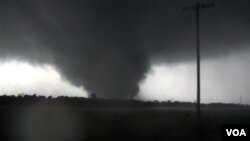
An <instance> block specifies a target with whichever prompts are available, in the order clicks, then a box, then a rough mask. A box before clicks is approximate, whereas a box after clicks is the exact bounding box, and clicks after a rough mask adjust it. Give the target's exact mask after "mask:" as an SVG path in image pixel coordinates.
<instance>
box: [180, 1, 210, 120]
mask: <svg viewBox="0 0 250 141" xmlns="http://www.w3.org/2000/svg"><path fill="white" fill-rule="evenodd" d="M213 6H214V3H210V4H203V3H198V2H197V3H196V5H193V6H189V7H184V8H183V10H184V11H187V10H195V11H196V45H197V48H196V59H197V101H196V102H197V117H198V118H200V115H201V110H200V99H201V98H200V31H199V30H200V19H199V17H200V9H203V8H209V7H213Z"/></svg>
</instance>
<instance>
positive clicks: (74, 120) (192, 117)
mask: <svg viewBox="0 0 250 141" xmlns="http://www.w3.org/2000/svg"><path fill="white" fill-rule="evenodd" d="M0 112H1V119H0V124H1V136H0V140H3V141H45V140H46V141H68V140H69V141H74V140H75V141H131V140H138V141H139V140H140V141H141V140H142V141H145V140H146V141H150V140H152V141H155V140H164V141H182V140H190V141H191V140H192V141H195V140H202V141H219V140H220V136H221V135H220V134H221V131H220V130H221V125H222V124H250V120H249V119H250V111H249V110H247V109H240V110H239V109H238V110H236V109H235V110H229V109H221V110H216V109H214V110H212V109H210V110H203V111H202V118H201V119H200V120H199V121H198V120H197V118H196V112H195V110H193V109H188V110H185V109H180V108H179V109H176V110H175V109H174V108H172V109H143V108H141V109H105V108H103V109H100V108H99V109H94V108H93V109H84V108H68V107H63V106H58V107H46V106H42V105H36V106H29V107H22V108H20V107H19V108H16V107H12V108H10V107H1V108H0Z"/></svg>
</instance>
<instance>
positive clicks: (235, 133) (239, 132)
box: [226, 129, 247, 136]
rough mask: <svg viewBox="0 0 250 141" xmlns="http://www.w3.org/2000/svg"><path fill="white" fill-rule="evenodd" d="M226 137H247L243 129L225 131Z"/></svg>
mask: <svg viewBox="0 0 250 141" xmlns="http://www.w3.org/2000/svg"><path fill="white" fill-rule="evenodd" d="M226 132H227V136H231V135H233V136H247V134H246V132H245V130H244V129H240V130H239V129H226Z"/></svg>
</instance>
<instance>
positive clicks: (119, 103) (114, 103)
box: [0, 94, 250, 108]
mask: <svg viewBox="0 0 250 141" xmlns="http://www.w3.org/2000/svg"><path fill="white" fill-rule="evenodd" d="M36 103H44V104H46V105H51V106H52V105H63V106H72V107H83V108H194V107H195V105H196V103H193V102H180V101H171V100H168V101H157V100H154V101H139V100H135V99H99V98H96V94H93V95H92V96H91V97H90V98H84V97H68V96H59V97H52V96H49V97H45V96H38V95H36V94H33V95H27V94H20V95H18V96H15V95H10V96H7V95H2V96H0V106H29V105H33V104H36ZM201 106H202V107H203V108H249V107H250V105H242V104H234V103H227V104H226V103H211V104H202V105H201Z"/></svg>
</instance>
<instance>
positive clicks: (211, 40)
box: [0, 0, 250, 103]
mask: <svg viewBox="0 0 250 141" xmlns="http://www.w3.org/2000/svg"><path fill="white" fill-rule="evenodd" d="M200 2H204V3H209V2H210V1H207V0H201V1H200ZM214 2H215V6H214V7H212V8H207V9H202V10H201V13H200V16H201V17H200V35H201V58H202V60H201V87H202V100H201V101H202V102H216V101H222V102H239V99H240V97H242V99H244V102H245V103H250V98H248V95H249V88H248V84H249V72H250V69H249V65H250V61H249V57H248V56H249V53H250V52H249V51H250V47H249V44H250V40H249V39H250V19H249V17H250V9H249V6H250V1H248V0H240V1H237V0H216V1H214ZM194 4H195V1H193V0H164V1H163V0H85V1H82V0H72V1H69V0H12V1H5V0H1V4H0V60H1V66H0V68H9V67H6V66H11V65H12V68H15V67H17V68H18V69H20V68H22V67H23V65H24V66H25V63H26V65H27V63H28V64H29V66H30V67H28V68H29V69H28V70H29V71H30V72H32V71H35V70H36V71H38V70H39V71H42V72H45V73H46V75H49V76H50V75H51V71H52V72H54V73H56V74H57V75H59V76H60V79H57V80H50V79H44V78H43V79H42V80H41V78H39V80H33V78H32V81H31V82H29V83H30V84H32V85H29V87H28V86H24V84H23V83H21V82H20V84H17V81H19V80H17V79H14V78H13V79H11V83H13V81H16V83H15V85H18V86H19V85H20V89H21V88H22V86H23V87H26V88H25V89H24V90H25V91H28V92H32V91H35V92H37V93H41V94H42V93H43V89H44V88H45V87H46V88H47V89H50V90H49V91H47V93H51V94H52V93H53V95H58V94H54V93H56V92H55V91H54V90H58V89H60V90H63V91H64V93H68V95H81V94H82V95H83V96H87V93H92V92H95V93H97V95H98V96H99V97H103V98H132V97H136V98H140V99H144V100H145V99H149V100H153V99H158V100H166V99H173V100H175V99H176V100H187V101H194V100H195V94H196V92H195V89H196V88H195V87H196V85H195V76H196V75H195V73H196V72H195V45H196V44H195V43H196V42H195V39H196V38H195V13H194V11H183V10H182V8H183V6H190V5H194ZM13 61H14V62H19V63H13ZM6 62H7V64H6ZM10 62H12V64H8V63H10ZM20 63H21V65H20ZM17 64H19V65H17ZM44 65H45V66H46V65H47V66H50V67H49V68H50V69H48V67H44ZM33 67H35V68H37V69H35V70H34V69H33ZM10 68H11V67H10ZM26 68H27V67H26ZM2 70H3V69H2ZM16 70H17V69H16ZM2 72H4V71H2ZM7 72H9V71H7ZM14 73H16V72H15V71H13V75H14ZM0 75H1V76H3V75H2V74H0ZM10 75H11V74H10ZM20 75H22V74H20ZM44 75H45V74H44ZM17 78H18V79H20V77H17ZM48 78H49V77H48ZM0 79H1V81H2V82H5V79H7V78H4V77H1V78H0ZM22 79H24V78H22ZM38 81H39V82H40V81H43V82H44V83H43V85H37V84H36V82H38ZM55 81H57V82H58V85H54V86H53V87H52V86H51V85H50V83H52V82H53V83H54V82H55ZM59 81H60V82H59ZM45 82H46V83H45ZM59 83H60V84H59ZM5 84H6V86H4V87H1V89H0V92H1V93H13V92H16V91H6V90H12V89H14V87H13V85H7V83H5ZM54 84H57V83H54ZM49 86H50V87H49ZM20 89H19V90H20ZM73 89H74V90H73ZM4 90H5V91H4ZM20 91H21V90H20ZM73 91H75V93H73ZM60 92H61V91H60ZM61 93H63V92H61Z"/></svg>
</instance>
